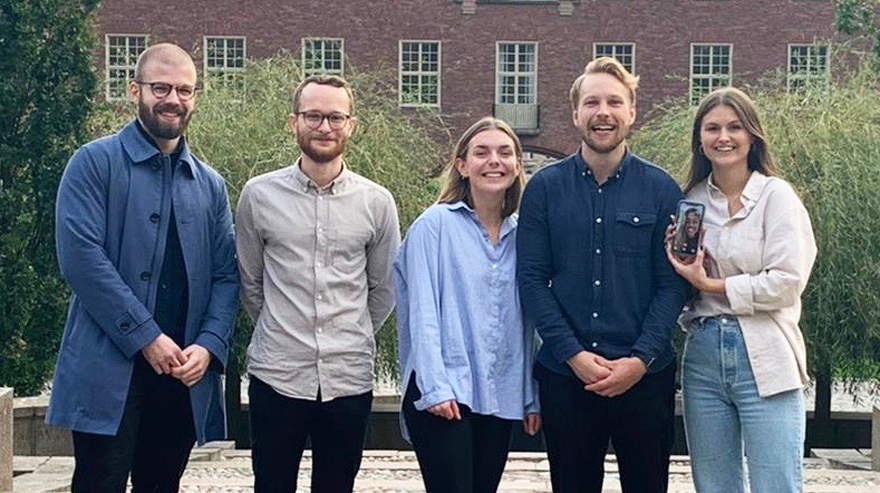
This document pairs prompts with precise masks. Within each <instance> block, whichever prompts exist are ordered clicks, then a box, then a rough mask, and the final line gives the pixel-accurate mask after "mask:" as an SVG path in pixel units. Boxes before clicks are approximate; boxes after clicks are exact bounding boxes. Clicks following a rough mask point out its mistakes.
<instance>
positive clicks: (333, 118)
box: [296, 111, 351, 130]
mask: <svg viewBox="0 0 880 493" xmlns="http://www.w3.org/2000/svg"><path fill="white" fill-rule="evenodd" d="M296 115H297V116H300V117H302V119H303V121H305V122H306V126H307V127H309V128H311V129H312V130H314V129H316V128H318V127H320V126H321V124H322V123H324V120H325V119H326V120H327V124H329V125H330V128H332V129H333V130H341V129H342V128H343V127H344V126H345V124H346V122H348V120H349V119H350V118H351V115H346V114H345V113H330V114H329V115H325V114H324V113H321V112H320V111H300V112H299V113H297V114H296Z"/></svg>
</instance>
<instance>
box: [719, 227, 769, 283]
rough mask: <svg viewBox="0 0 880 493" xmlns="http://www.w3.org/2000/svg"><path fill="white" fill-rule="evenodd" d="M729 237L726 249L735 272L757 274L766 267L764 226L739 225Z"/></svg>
mask: <svg viewBox="0 0 880 493" xmlns="http://www.w3.org/2000/svg"><path fill="white" fill-rule="evenodd" d="M735 232H736V234H735V235H734V234H731V235H730V236H729V237H728V238H727V242H728V244H727V245H725V250H726V251H728V252H729V255H730V263H731V265H732V266H733V269H734V271H735V272H743V273H747V274H757V273H759V272H761V270H762V269H763V268H764V255H763V250H764V231H763V229H762V228H760V227H757V228H746V227H739V228H737V229H736V230H735Z"/></svg>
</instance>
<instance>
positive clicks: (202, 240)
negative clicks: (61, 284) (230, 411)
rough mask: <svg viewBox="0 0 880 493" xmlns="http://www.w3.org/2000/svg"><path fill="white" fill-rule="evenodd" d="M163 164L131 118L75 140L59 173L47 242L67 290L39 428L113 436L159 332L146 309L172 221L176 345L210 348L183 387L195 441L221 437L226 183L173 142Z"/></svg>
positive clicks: (229, 240) (232, 305) (230, 315)
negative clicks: (137, 363)
mask: <svg viewBox="0 0 880 493" xmlns="http://www.w3.org/2000/svg"><path fill="white" fill-rule="evenodd" d="M163 160H164V161H168V157H167V156H162V155H161V153H160V151H159V149H157V148H156V147H154V146H153V145H151V144H150V142H149V141H147V140H146V139H145V138H144V136H143V135H142V134H141V132H139V131H138V129H137V126H136V124H135V123H134V122H132V123H130V124H128V125H127V126H125V127H124V128H123V129H122V130H121V131H120V132H119V133H118V134H115V135H110V136H107V137H104V138H102V139H98V140H96V141H93V142H90V143H88V144H86V145H85V146H83V147H82V148H80V149H79V150H78V151H77V152H76V153H75V154H74V155H73V157H72V158H71V159H70V162H69V163H68V165H67V168H66V169H65V171H64V176H63V177H62V179H61V184H60V186H59V189H58V201H57V206H56V211H55V215H56V221H55V238H56V247H57V250H58V262H59V265H60V267H61V273H62V275H63V276H64V278H65V279H66V280H67V282H68V284H70V287H71V290H72V292H73V295H72V296H71V299H70V309H69V311H68V316H67V323H66V325H65V328H64V336H63V338H62V341H61V350H60V352H59V355H58V365H57V367H56V370H55V379H54V382H53V384H52V398H51V401H50V404H49V410H48V412H47V415H46V421H47V422H49V423H50V424H54V425H58V426H63V427H66V428H70V429H73V430H76V431H82V432H86V433H96V434H103V435H114V434H116V432H117V429H118V427H119V422H120V420H121V418H122V411H123V408H124V407H125V400H126V397H127V395H128V388H129V384H130V382H131V373H132V369H133V367H134V358H135V356H137V355H138V354H139V352H140V351H141V349H143V347H144V346H146V345H147V344H149V343H150V342H152V341H153V340H154V339H155V338H156V337H158V336H159V334H160V333H161V329H160V326H159V324H158V322H157V320H156V318H155V317H154V313H155V310H156V304H157V298H158V293H157V292H158V290H159V283H160V278H161V268H162V260H163V259H164V258H165V251H166V249H167V248H168V246H167V244H166V239H167V237H168V230H169V225H170V220H171V218H172V217H173V218H174V221H175V225H176V227H177V230H178V233H179V240H180V245H181V250H182V253H183V259H184V263H185V265H186V273H185V275H186V282H187V286H188V288H189V289H188V293H187V294H188V295H187V308H186V311H187V313H186V324H185V325H186V326H185V327H184V336H183V339H184V344H185V345H190V344H198V345H200V346H202V347H204V348H205V349H207V350H208V351H210V353H211V355H212V356H213V359H212V365H211V367H209V370H208V371H207V372H206V373H205V376H204V377H202V379H201V380H200V381H199V382H198V383H196V384H195V385H194V386H192V387H191V388H190V398H191V402H192V412H193V417H194V421H195V425H196V435H197V437H198V440H199V442H200V443H201V442H204V441H206V440H216V439H220V438H223V436H224V435H225V423H224V416H223V408H222V401H223V395H222V387H221V384H220V375H219V372H218V370H220V369H222V367H223V366H224V365H225V364H226V356H227V352H228V349H229V343H230V338H231V336H232V327H233V322H234V318H235V314H236V312H237V311H238V286H239V282H238V268H237V265H236V260H235V240H234V237H233V232H232V215H231V214H230V211H229V202H228V200H227V195H226V186H225V184H224V182H223V178H222V177H221V176H220V175H219V174H218V173H217V172H216V171H214V170H213V169H211V168H210V167H209V166H208V165H206V164H205V163H203V162H202V161H200V160H199V159H198V158H196V157H195V156H193V155H192V154H191V153H190V151H189V148H188V147H187V146H186V145H185V144H184V146H183V149H182V150H181V151H180V158H179V160H180V165H179V166H180V167H179V169H178V172H177V173H174V174H173V176H172V173H171V166H170V165H169V166H163ZM172 203H173V204H174V216H172V215H171V205H172Z"/></svg>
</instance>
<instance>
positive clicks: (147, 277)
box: [141, 271, 150, 281]
mask: <svg viewBox="0 0 880 493" xmlns="http://www.w3.org/2000/svg"><path fill="white" fill-rule="evenodd" d="M149 280H150V273H149V272H147V271H143V272H141V281H149Z"/></svg>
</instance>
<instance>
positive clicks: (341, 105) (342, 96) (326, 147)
mask: <svg viewBox="0 0 880 493" xmlns="http://www.w3.org/2000/svg"><path fill="white" fill-rule="evenodd" d="M298 112H299V115H297V114H296V113H294V114H291V115H290V128H291V130H292V131H293V133H294V135H296V143H297V144H298V145H299V148H300V149H301V150H302V152H303V154H305V155H306V156H308V157H309V158H310V159H312V160H313V161H314V162H315V163H320V164H322V163H329V162H330V161H333V160H334V159H336V158H338V157H339V156H340V155H341V154H342V153H343V151H345V147H346V145H347V144H348V139H349V137H351V134H352V132H353V131H354V128H355V125H357V118H356V117H351V118H349V119H348V121H346V122H345V124H344V126H343V127H342V128H340V129H338V130H336V129H333V128H331V127H330V122H329V120H328V119H327V118H324V120H323V121H322V122H321V124H320V125H319V126H318V127H317V128H311V127H309V126H308V125H307V124H306V121H305V115H304V114H303V113H306V112H318V113H321V114H322V115H331V114H334V113H341V114H344V115H349V114H351V99H350V98H349V95H348V92H347V91H346V90H345V89H344V88H342V87H334V86H331V85H327V84H317V83H311V84H308V85H306V86H305V87H303V89H302V93H301V95H300V97H299V104H298Z"/></svg>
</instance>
